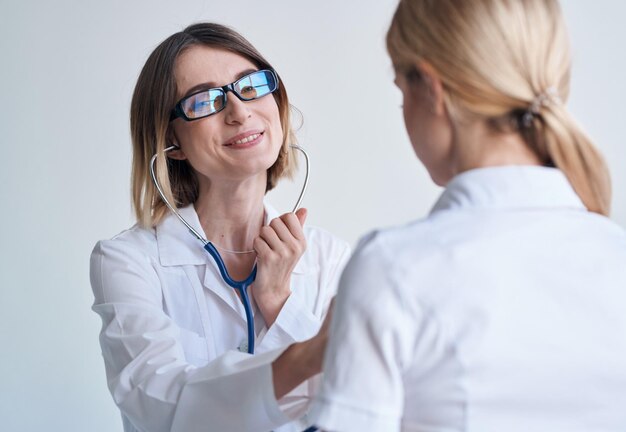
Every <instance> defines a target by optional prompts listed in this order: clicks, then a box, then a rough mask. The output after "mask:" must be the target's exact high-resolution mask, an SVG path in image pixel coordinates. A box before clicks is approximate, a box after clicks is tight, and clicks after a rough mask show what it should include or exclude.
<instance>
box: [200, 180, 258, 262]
mask: <svg viewBox="0 0 626 432" xmlns="http://www.w3.org/2000/svg"><path fill="white" fill-rule="evenodd" d="M261 177H263V178H260V177H255V178H250V179H246V180H244V181H237V182H234V181H220V182H216V181H213V182H210V181H208V180H207V181H204V182H202V181H201V182H200V185H199V187H200V190H199V194H198V199H197V200H196V202H195V203H194V207H195V209H196V212H197V213H198V218H199V220H200V224H201V225H202V229H203V230H204V233H205V234H206V236H207V240H209V241H211V242H213V243H214V244H215V245H216V246H218V247H221V248H225V249H230V250H236V251H244V250H252V243H253V241H254V239H255V238H256V237H258V235H259V232H260V230H261V227H262V226H263V216H264V210H263V196H264V195H265V179H264V176H261Z"/></svg>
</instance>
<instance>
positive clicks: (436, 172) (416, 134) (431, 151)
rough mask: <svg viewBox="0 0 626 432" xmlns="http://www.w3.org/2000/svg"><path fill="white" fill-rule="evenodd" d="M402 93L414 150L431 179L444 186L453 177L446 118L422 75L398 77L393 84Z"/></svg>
mask: <svg viewBox="0 0 626 432" xmlns="http://www.w3.org/2000/svg"><path fill="white" fill-rule="evenodd" d="M394 83H395V84H396V86H397V87H398V88H399V89H400V91H401V92H402V99H403V101H402V114H403V116H404V125H405V127H406V131H407V133H408V135H409V139H410V140H411V144H412V146H413V150H414V151H415V154H416V155H417V157H418V158H419V160H420V161H421V162H422V163H423V164H424V166H425V167H426V169H427V170H428V173H429V174H430V177H431V178H432V179H433V181H434V182H435V183H436V184H437V185H439V186H444V185H445V184H446V183H448V181H450V179H451V178H452V177H453V173H452V136H451V130H450V127H449V122H448V121H447V116H446V115H443V114H441V113H438V112H437V110H436V106H435V103H436V101H435V100H433V93H432V92H431V91H430V89H429V86H428V83H427V82H426V81H425V79H424V78H423V77H421V76H413V77H411V78H409V77H407V76H406V75H405V74H401V73H398V74H396V79H395V81H394Z"/></svg>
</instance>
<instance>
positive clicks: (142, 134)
mask: <svg viewBox="0 0 626 432" xmlns="http://www.w3.org/2000/svg"><path fill="white" fill-rule="evenodd" d="M198 45H204V46H209V47H214V48H220V49H225V50H228V51H231V52H234V53H236V54H239V55H241V56H243V57H245V58H246V59H248V60H250V61H251V62H252V63H253V64H254V65H256V66H257V67H258V68H259V69H273V68H272V66H271V65H270V64H269V62H267V60H265V59H264V58H263V56H261V54H260V53H259V52H258V51H257V50H256V49H255V48H254V47H253V46H252V44H250V42H248V41H247V40H246V39H245V38H244V37H243V36H241V35H240V34H239V33H237V32H235V31H234V30H232V29H230V28H228V27H225V26H222V25H219V24H214V23H200V24H194V25H191V26H189V27H187V28H186V29H185V30H183V31H181V32H179V33H176V34H173V35H172V36H170V37H169V38H167V39H166V40H165V41H163V42H162V43H161V44H160V45H159V46H158V47H157V48H156V49H155V50H154V51H153V52H152V54H150V56H149V57H148V60H147V61H146V64H145V65H144V67H143V69H142V70H141V73H140V74H139V78H138V79H137V84H136V86H135V91H134V93H133V98H132V102H131V109H130V130H131V137H132V144H133V163H132V174H131V192H132V201H133V208H134V210H135V215H136V217H137V221H138V223H139V224H140V225H141V226H143V227H151V226H155V225H157V224H158V223H159V222H160V221H161V220H162V219H163V217H164V216H165V215H166V214H167V211H168V209H167V206H166V205H165V202H163V200H162V199H161V197H160V195H159V194H158V191H157V189H156V187H155V186H154V184H153V183H152V178H151V177H150V168H149V166H150V159H151V158H152V156H153V155H154V154H155V153H158V154H159V157H157V160H156V163H155V165H156V166H155V171H156V176H157V179H158V180H159V183H160V185H161V188H162V189H163V192H164V194H165V196H166V198H167V199H168V201H170V203H172V204H173V205H175V206H177V207H182V206H186V205H188V204H192V203H194V202H195V201H196V199H197V198H198V180H197V178H196V174H195V171H194V170H193V168H192V167H191V165H190V164H189V163H188V162H187V161H186V160H183V161H179V160H174V159H172V158H168V157H163V156H165V154H164V153H163V151H164V150H165V149H166V148H167V147H169V146H171V145H172V140H171V138H172V131H171V129H170V113H171V111H172V109H173V108H174V105H175V104H176V102H177V100H176V94H177V88H176V77H175V76H174V67H175V64H176V60H177V58H178V56H179V55H180V54H181V53H182V52H184V51H185V50H187V49H189V48H190V47H193V46H198ZM277 75H278V74H277ZM278 80H279V86H278V90H277V91H275V92H274V93H273V96H274V99H275V101H276V104H277V105H278V112H279V117H280V122H281V127H282V132H283V142H282V146H281V149H280V152H279V154H278V158H277V160H276V162H275V163H274V164H273V165H272V166H271V167H270V168H269V169H268V172H267V185H266V192H267V191H269V190H271V189H273V188H274V186H276V183H277V182H278V180H279V179H280V178H282V177H291V176H292V175H293V172H294V171H295V169H296V167H297V159H296V155H295V150H293V149H292V148H291V147H290V144H295V143H296V140H295V134H294V131H293V128H292V125H291V112H290V105H289V98H288V97H287V91H286V89H285V86H284V84H283V82H282V80H281V79H280V76H279V78H278Z"/></svg>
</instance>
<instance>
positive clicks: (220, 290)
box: [156, 205, 245, 319]
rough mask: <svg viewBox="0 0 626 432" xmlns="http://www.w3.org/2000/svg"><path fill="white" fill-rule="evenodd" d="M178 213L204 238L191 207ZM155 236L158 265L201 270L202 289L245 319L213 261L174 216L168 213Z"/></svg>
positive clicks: (230, 289) (196, 216)
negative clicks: (202, 269) (193, 267)
mask: <svg viewBox="0 0 626 432" xmlns="http://www.w3.org/2000/svg"><path fill="white" fill-rule="evenodd" d="M179 213H180V215H181V216H182V217H183V218H184V219H185V220H186V221H187V223H189V225H191V227H192V228H193V229H195V230H196V231H197V232H198V233H199V234H200V235H202V236H203V237H205V238H206V235H205V233H204V230H203V229H202V225H200V220H199V219H198V214H197V213H196V211H195V209H194V207H193V205H189V206H187V207H183V208H181V209H179ZM156 235H157V246H158V250H159V260H160V262H161V265H163V266H164V267H169V266H189V265H193V266H205V271H204V279H203V280H202V281H200V282H201V284H202V286H203V287H204V288H206V289H208V290H209V291H210V292H212V293H213V294H214V295H215V296H217V297H218V298H219V299H221V301H223V302H224V303H225V304H226V305H228V306H229V307H230V308H231V309H233V311H234V312H235V313H236V314H237V315H240V316H241V315H242V313H243V317H244V319H245V312H242V311H243V306H242V305H240V304H238V303H241V302H240V301H239V299H238V297H237V295H236V294H235V293H234V292H233V290H232V288H230V287H229V286H227V285H226V284H225V283H224V282H223V281H222V279H221V276H220V275H219V271H218V268H217V265H216V264H215V262H214V261H213V258H211V256H210V255H209V254H208V252H207V251H206V250H205V249H204V246H203V244H202V242H201V241H200V240H198V239H197V238H195V236H194V235H193V234H192V233H191V232H190V231H189V230H188V229H187V227H186V226H185V225H184V224H183V223H182V222H181V221H180V220H178V218H177V217H176V216H175V215H174V214H171V213H170V214H169V215H168V216H166V217H165V219H164V220H163V222H161V223H160V224H159V225H157V227H156ZM200 275H202V273H200ZM240 308H241V310H240Z"/></svg>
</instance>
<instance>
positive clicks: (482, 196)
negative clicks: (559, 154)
mask: <svg viewBox="0 0 626 432" xmlns="http://www.w3.org/2000/svg"><path fill="white" fill-rule="evenodd" d="M557 207H560V208H570V209H577V210H585V206H584V204H583V203H582V201H581V200H580V198H579V197H578V195H577V194H576V192H574V189H573V188H572V186H571V185H570V183H569V181H568V180H567V178H566V177H565V175H564V174H563V172H562V171H560V170H559V169H556V168H548V167H541V166H526V165H524V166H518V165H515V166H500V167H489V168H478V169H473V170H469V171H465V172H463V173H461V174H459V175H457V176H456V177H454V178H453V179H452V180H451V181H450V183H448V185H447V186H446V189H445V191H444V192H443V194H441V196H440V197H439V199H438V200H437V202H436V203H435V205H434V207H433V209H432V210H431V214H432V213H435V212H438V211H442V210H451V209H454V210H457V209H470V208H492V209H507V208H508V209H513V208H515V209H524V208H525V209H533V208H557Z"/></svg>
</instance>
